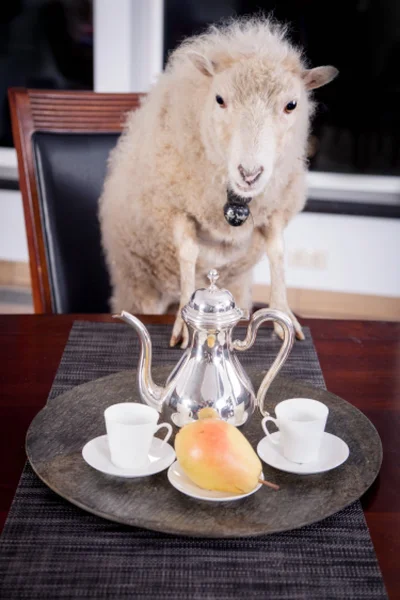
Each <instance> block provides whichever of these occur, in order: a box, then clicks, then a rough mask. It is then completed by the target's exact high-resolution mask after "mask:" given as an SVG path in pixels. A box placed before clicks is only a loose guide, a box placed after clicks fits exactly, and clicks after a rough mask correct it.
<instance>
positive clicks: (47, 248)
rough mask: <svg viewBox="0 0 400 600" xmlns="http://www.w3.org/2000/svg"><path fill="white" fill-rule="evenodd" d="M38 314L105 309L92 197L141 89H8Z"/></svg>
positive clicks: (103, 274) (105, 293)
mask: <svg viewBox="0 0 400 600" xmlns="http://www.w3.org/2000/svg"><path fill="white" fill-rule="evenodd" d="M9 100H10V108H11V120H12V129H13V136H14V144H15V148H16V150H17V156H18V170H19V182H20V188H21V192H22V199H23V205H24V214H25V224H26V231H27V237H28V248H29V259H30V271H31V278H32V290H33V301H34V309H35V312H36V313H69V312H80V313H85V312H86V313H88V312H108V310H109V309H108V298H109V295H110V284H109V280H108V274H107V270H106V268H105V263H104V258H103V255H102V251H101V243H100V230H99V224H98V218H97V201H98V198H99V196H100V194H101V189H102V185H103V180H104V176H105V172H106V163H107V157H108V154H109V152H110V150H111V149H112V148H113V147H114V146H115V144H116V142H117V139H118V136H119V135H120V133H121V130H122V128H123V125H124V120H125V115H126V113H127V112H128V111H129V110H132V109H134V108H137V107H138V106H139V102H140V94H97V93H94V92H82V91H77V92H75V91H73V92H66V91H42V90H26V89H10V90H9Z"/></svg>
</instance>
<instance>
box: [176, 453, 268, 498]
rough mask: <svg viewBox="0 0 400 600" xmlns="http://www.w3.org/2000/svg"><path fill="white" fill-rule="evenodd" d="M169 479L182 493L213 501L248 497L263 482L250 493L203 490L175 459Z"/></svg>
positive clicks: (259, 485)
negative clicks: (238, 493)
mask: <svg viewBox="0 0 400 600" xmlns="http://www.w3.org/2000/svg"><path fill="white" fill-rule="evenodd" d="M260 478H261V479H264V474H263V473H261V475H260ZM168 479H169V482H170V484H171V485H173V486H174V488H176V489H177V490H179V491H180V492H182V494H186V496H191V497H192V498H197V499H198V500H210V501H211V502H227V501H229V500H240V498H246V497H247V496H251V494H254V493H255V492H257V491H258V490H259V489H260V487H261V485H262V484H261V483H259V484H258V485H257V486H256V487H255V488H254V490H252V491H251V492H249V493H248V494H240V495H237V494H234V495H232V493H231V492H213V491H211V490H203V488H201V487H199V486H198V485H196V484H195V483H193V481H191V480H190V479H189V477H188V476H187V475H185V473H184V471H183V469H182V467H181V465H180V464H179V462H178V461H175V462H174V464H173V465H171V466H170V468H169V469H168Z"/></svg>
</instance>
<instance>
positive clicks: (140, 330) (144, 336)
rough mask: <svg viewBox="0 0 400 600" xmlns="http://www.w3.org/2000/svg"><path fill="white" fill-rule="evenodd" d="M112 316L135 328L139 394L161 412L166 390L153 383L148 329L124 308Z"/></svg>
mask: <svg viewBox="0 0 400 600" xmlns="http://www.w3.org/2000/svg"><path fill="white" fill-rule="evenodd" d="M113 318H115V319H121V320H122V321H125V323H127V324H128V325H130V326H131V327H133V328H134V329H135V330H136V333H137V334H138V336H139V339H140V344H141V350H140V358H139V364H138V367H137V377H138V386H139V394H140V397H141V398H142V400H143V401H144V402H145V403H146V404H148V405H149V406H151V407H152V408H155V409H156V410H157V411H158V412H161V410H162V405H163V402H164V399H165V396H166V390H165V389H164V388H162V387H160V386H158V385H157V384H155V383H154V381H153V378H152V376H151V363H152V344H151V339H150V334H149V332H148V330H147V329H146V327H145V326H144V325H143V323H142V322H141V321H139V319H137V318H136V317H134V316H133V315H131V314H130V313H128V312H126V311H125V310H123V311H122V313H121V314H119V315H113Z"/></svg>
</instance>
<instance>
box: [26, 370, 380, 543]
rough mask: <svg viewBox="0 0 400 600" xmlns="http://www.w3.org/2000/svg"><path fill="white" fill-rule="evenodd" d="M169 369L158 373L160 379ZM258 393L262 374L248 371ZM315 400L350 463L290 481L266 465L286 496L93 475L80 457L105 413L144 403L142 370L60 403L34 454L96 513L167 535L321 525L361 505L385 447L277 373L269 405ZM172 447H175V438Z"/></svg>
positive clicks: (49, 479) (38, 434)
mask: <svg viewBox="0 0 400 600" xmlns="http://www.w3.org/2000/svg"><path fill="white" fill-rule="evenodd" d="M170 371H171V367H158V368H155V369H154V378H155V380H156V381H158V382H160V383H162V382H163V381H165V379H166V377H167V375H168V374H169V373H170ZM248 374H249V376H250V377H251V379H252V381H253V383H254V386H255V388H256V389H257V387H258V385H259V383H260V381H261V378H262V377H263V375H264V373H263V372H257V373H256V372H255V371H254V370H253V371H252V370H250V369H249V370H248ZM295 397H309V398H315V399H316V400H320V401H321V402H324V403H325V404H326V405H327V406H328V407H329V411H330V412H329V418H328V423H327V428H326V430H327V431H328V432H329V433H334V434H336V435H339V436H340V437H341V438H342V439H344V440H345V442H347V444H348V445H349V448H350V456H349V458H348V460H347V462H346V463H344V464H343V465H341V466H340V467H338V468H337V469H334V470H332V471H329V472H327V473H321V474H318V475H291V474H289V473H283V472H281V471H278V470H276V469H274V468H273V467H269V466H268V465H265V464H264V463H263V471H264V476H265V478H266V479H269V480H270V481H273V482H275V483H278V484H279V485H280V486H281V489H280V490H279V491H278V492H275V491H273V490H270V489H268V488H266V487H264V486H263V487H262V488H261V489H260V490H259V491H258V492H257V493H256V494H254V495H252V496H250V497H248V498H244V499H243V500H238V501H235V502H230V503H228V502H227V503H218V504H213V503H210V502H206V501H200V500H195V499H193V498H189V497H187V496H185V495H183V494H181V493H180V492H179V491H177V490H176V489H175V488H173V487H172V486H171V485H170V484H169V482H168V479H167V472H166V471H163V472H162V473H158V474H157V475H152V476H150V477H147V478H139V479H121V478H118V477H113V476H109V475H104V474H102V473H100V472H98V471H96V470H95V469H92V468H91V467H90V466H89V465H87V464H86V463H85V461H84V460H83V458H82V454H81V451H82V448H83V446H84V445H85V443H86V442H87V441H89V440H90V439H92V438H94V437H96V436H98V435H102V434H104V433H105V426H104V418H103V411H104V409H105V408H106V407H107V406H109V405H111V404H114V403H117V402H124V401H139V397H138V393H137V391H136V372H135V371H124V372H122V373H118V374H116V375H111V376H109V377H104V378H102V379H97V380H96V381H92V382H89V383H86V384H84V385H80V386H78V387H76V388H74V389H72V390H71V391H69V392H67V393H66V394H63V395H61V396H59V397H58V398H56V399H54V400H53V401H52V402H51V403H50V404H49V405H47V406H46V407H45V408H44V409H43V410H41V411H40V413H38V415H37V416H36V417H35V418H34V420H33V421H32V423H31V425H30V427H29V430H28V433H27V438H26V452H27V455H28V458H29V461H30V463H31V465H32V467H33V469H34V471H35V472H36V474H37V475H38V476H39V477H40V478H41V479H42V480H43V481H44V483H45V484H47V485H48V486H49V487H50V488H51V489H52V490H53V491H54V492H56V493H57V494H59V495H60V496H62V497H63V498H66V499H67V500H69V501H70V502H72V503H73V504H76V505H77V506H79V507H80V508H83V509H84V510H87V511H89V512H91V513H94V514H95V515H98V516H100V517H103V518H105V519H109V520H112V521H116V522H118V523H124V524H126V525H132V526H137V527H144V528H146V529H152V530H156V531H162V532H165V533H172V534H178V535H188V536H196V537H210V538H220V537H243V536H254V535H263V534H268V533H275V532H278V531H285V530H289V529H295V528H298V527H302V526H304V525H308V524H310V523H314V522H316V521H319V520H321V519H324V518H325V517H328V516H329V515H332V514H334V513H335V512H337V511H339V510H341V509H342V508H344V507H346V506H347V505H349V504H350V503H352V502H354V501H355V500H357V499H358V498H359V497H360V496H361V495H362V494H363V493H364V492H365V491H366V490H367V489H368V488H369V486H370V485H371V484H372V482H373V481H374V479H375V478H376V476H377V474H378V472H379V469H380V466H381V462H382V445H381V441H380V438H379V435H378V433H377V431H376V429H375V427H374V426H373V425H372V423H371V422H370V421H369V420H368V419H367V417H365V415H363V414H362V413H361V412H360V411H359V410H358V409H356V408H354V407H353V406H352V405H351V404H349V403H348V402H346V401H345V400H342V399H341V398H338V397H337V396H334V395H333V394H330V393H329V392H327V391H325V390H321V389H318V388H314V387H311V386H309V385H304V384H303V383H301V382H300V381H295V380H291V379H287V378H284V377H277V379H276V380H275V381H274V383H273V384H272V386H271V389H270V391H269V392H268V395H267V401H266V407H267V409H268V410H269V411H270V412H271V411H272V412H273V410H274V407H275V405H276V404H277V403H278V402H280V401H281V400H284V399H286V398H295ZM241 431H242V432H243V433H244V434H245V435H246V437H247V438H248V439H249V441H250V442H251V444H252V445H253V447H254V448H256V446H257V443H258V442H259V441H260V439H262V437H263V436H264V433H263V431H262V429H261V418H260V414H259V413H258V412H256V413H255V414H254V415H253V417H252V419H251V420H250V423H248V424H246V425H245V426H244V427H242V428H241ZM171 443H173V442H171Z"/></svg>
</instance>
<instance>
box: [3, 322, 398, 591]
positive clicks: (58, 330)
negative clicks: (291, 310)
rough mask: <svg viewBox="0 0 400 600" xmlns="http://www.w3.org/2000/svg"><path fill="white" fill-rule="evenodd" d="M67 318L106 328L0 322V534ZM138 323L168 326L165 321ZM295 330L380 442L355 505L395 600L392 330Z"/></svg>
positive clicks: (314, 326) (324, 326) (320, 326)
mask: <svg viewBox="0 0 400 600" xmlns="http://www.w3.org/2000/svg"><path fill="white" fill-rule="evenodd" d="M75 319H86V320H91V321H111V318H110V316H108V315H80V316H79V315H56V316H53V315H0V450H1V456H2V457H3V458H2V460H1V461H0V521H1V527H2V526H3V524H4V521H5V519H6V517H7V512H8V510H9V507H10V504H11V502H12V499H13V496H14V493H15V490H16V487H17V484H18V480H19V477H20V474H21V471H22V468H23V465H24V462H25V450H24V442H25V433H26V431H27V428H28V426H29V424H30V422H31V420H32V419H33V417H34V416H35V414H36V413H37V412H38V411H39V410H40V409H41V408H42V407H43V406H44V404H45V402H46V399H47V395H48V393H49V391H50V388H51V384H52V382H53V379H54V376H55V373H56V370H57V367H58V364H59V361H60V359H61V355H62V352H63V349H64V346H65V344H66V341H67V338H68V334H69V331H70V329H71V326H72V323H73V321H74V320H75ZM142 319H143V321H144V322H145V323H160V322H162V323H172V317H171V316H161V317H160V316H146V317H143V318H142ZM303 323H304V324H305V325H309V327H310V328H311V331H312V335H313V338H314V342H315V345H316V348H317V352H318V356H319V359H320V362H321V366H322V371H323V374H324V377H325V380H326V384H327V387H328V389H329V390H330V391H331V392H333V393H335V394H337V395H339V396H341V397H342V398H345V399H346V400H348V401H349V402H351V403H352V404H353V405H354V406H357V407H358V408H359V409H361V410H362V411H363V412H364V413H365V414H366V415H367V416H368V417H369V419H370V420H371V421H372V423H374V425H375V427H376V428H377V430H378V432H379V434H380V436H381V438H382V442H383V450H384V455H383V465H382V470H381V472H380V475H379V477H378V478H377V480H376V481H375V483H374V484H373V486H372V487H371V488H370V490H369V491H368V492H367V493H366V494H365V495H364V496H363V498H362V504H363V508H364V512H365V516H366V519H367V522H368V526H369V529H370V532H371V536H372V540H373V543H374V546H375V550H376V553H377V556H378V560H379V564H380V567H381V569H382V573H383V578H384V581H385V584H386V587H387V590H388V593H389V596H390V598H400V498H399V496H400V323H397V324H395V323H383V322H379V323H377V322H365V321H331V320H325V319H324V320H322V319H321V320H312V319H303ZM298 343H300V342H298Z"/></svg>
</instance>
